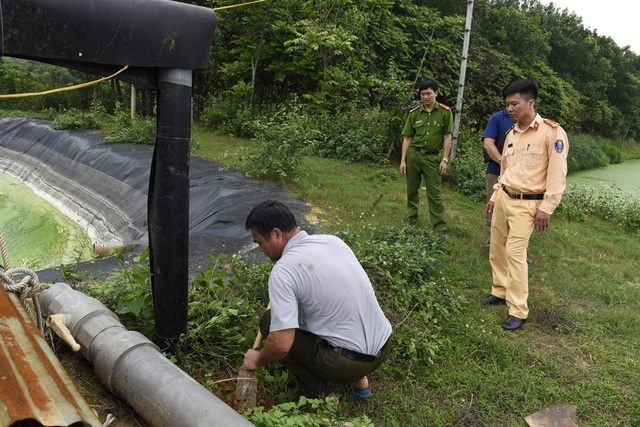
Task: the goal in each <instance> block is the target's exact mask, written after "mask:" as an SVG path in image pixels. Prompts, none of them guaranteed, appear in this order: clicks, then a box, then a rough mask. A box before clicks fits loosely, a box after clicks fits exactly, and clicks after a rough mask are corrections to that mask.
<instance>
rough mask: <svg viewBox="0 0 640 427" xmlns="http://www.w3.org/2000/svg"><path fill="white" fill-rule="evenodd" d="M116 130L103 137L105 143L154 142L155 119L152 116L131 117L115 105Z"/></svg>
mask: <svg viewBox="0 0 640 427" xmlns="http://www.w3.org/2000/svg"><path fill="white" fill-rule="evenodd" d="M113 118H114V120H115V125H116V130H115V131H112V132H110V133H109V135H108V136H107V137H106V138H105V139H104V142H107V143H117V142H130V143H133V144H154V143H155V140H156V119H155V118H153V117H133V118H132V117H131V113H130V112H129V111H128V110H126V109H124V108H122V107H121V106H120V104H118V105H117V108H116V111H115V113H114V117H113Z"/></svg>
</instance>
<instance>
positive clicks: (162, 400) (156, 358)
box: [40, 283, 253, 427]
mask: <svg viewBox="0 0 640 427" xmlns="http://www.w3.org/2000/svg"><path fill="white" fill-rule="evenodd" d="M40 305H41V306H42V309H43V311H44V312H45V313H47V314H48V315H53V314H60V313H62V314H65V315H66V320H67V323H66V326H67V328H68V329H69V330H70V332H71V335H72V336H73V337H74V338H75V339H76V341H77V342H78V344H80V353H81V354H82V355H83V356H84V357H85V358H87V360H88V361H89V362H90V363H92V364H93V365H94V369H95V372H96V374H97V376H98V377H99V378H100V380H101V381H102V382H103V383H104V384H105V385H106V386H107V387H108V388H109V389H110V390H111V391H112V392H113V393H114V394H115V395H117V396H119V397H121V398H123V399H124V400H125V401H126V402H127V403H128V404H129V405H131V407H133V408H134V409H135V410H136V411H137V412H138V413H139V414H140V415H141V416H142V417H143V418H144V419H145V420H146V421H147V422H148V423H149V424H151V425H153V426H158V427H161V426H189V427H198V426H202V427H210V426H216V425H220V426H251V425H253V424H251V423H250V422H249V421H248V420H247V419H246V418H244V417H243V416H242V415H240V414H238V413H237V412H236V411H234V410H233V409H232V408H231V407H229V406H227V405H226V404H225V403H224V402H222V401H221V400H220V399H219V398H217V397H216V396H215V395H213V394H212V393H211V392H209V391H208V390H207V389H206V388H204V387H203V386H202V385H200V384H199V383H197V382H196V381H195V380H194V379H193V378H191V377H190V376H188V375H187V374H186V373H185V372H184V371H182V370H181V369H180V368H178V367H177V366H175V365H174V364H173V363H171V361H169V360H168V359H167V358H166V357H164V356H163V355H162V353H160V351H159V350H158V347H157V346H156V345H155V344H153V343H152V342H151V341H149V340H148V339H147V338H146V337H145V336H144V335H142V334H140V333H139V332H136V331H129V330H127V329H126V328H125V327H124V326H123V325H122V324H121V323H120V321H119V320H118V317H117V316H116V315H115V314H114V313H113V312H112V311H110V310H109V309H107V308H106V307H105V306H104V305H103V304H102V303H101V302H100V301H98V300H96V299H95V298H91V297H89V296H87V295H84V294H83V293H81V292H78V291H76V290H74V289H72V288H71V287H70V286H68V285H66V284H64V283H56V284H54V285H53V286H51V287H50V288H49V289H47V290H45V291H42V292H41V294H40Z"/></svg>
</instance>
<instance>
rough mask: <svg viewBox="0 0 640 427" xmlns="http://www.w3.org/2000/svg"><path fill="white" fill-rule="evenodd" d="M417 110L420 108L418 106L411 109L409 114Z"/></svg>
mask: <svg viewBox="0 0 640 427" xmlns="http://www.w3.org/2000/svg"><path fill="white" fill-rule="evenodd" d="M418 108H420V106H419V105H418V106H417V107H413V108H412V109H411V110H409V112H410V113H413V112H414V111H416V110H417V109H418Z"/></svg>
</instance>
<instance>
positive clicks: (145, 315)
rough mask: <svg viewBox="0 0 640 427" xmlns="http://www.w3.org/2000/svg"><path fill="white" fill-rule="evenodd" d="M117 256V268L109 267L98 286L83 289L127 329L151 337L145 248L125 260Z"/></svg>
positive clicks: (149, 277)
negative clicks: (115, 315) (106, 275)
mask: <svg viewBox="0 0 640 427" xmlns="http://www.w3.org/2000/svg"><path fill="white" fill-rule="evenodd" d="M117 258H118V262H119V265H120V268H119V269H113V270H111V271H110V274H109V276H108V277H107V278H106V279H105V280H104V282H103V283H102V284H101V285H100V286H98V287H89V288H87V289H85V290H84V291H85V292H86V293H87V294H89V295H91V296H93V297H95V298H96V299H98V300H99V301H100V302H102V303H103V304H104V305H105V306H107V308H109V309H110V310H111V311H113V312H114V313H116V314H118V315H119V317H120V320H121V321H122V323H123V324H124V325H125V326H126V327H127V328H129V329H132V330H137V331H139V332H141V333H143V334H144V335H145V336H147V337H151V336H152V335H153V324H154V322H153V319H154V309H153V296H152V294H151V272H150V270H149V263H148V258H149V248H147V249H145V250H144V251H143V252H142V253H141V254H140V255H139V256H137V257H135V258H134V259H132V260H127V259H125V258H124V256H123V255H122V254H118V255H117Z"/></svg>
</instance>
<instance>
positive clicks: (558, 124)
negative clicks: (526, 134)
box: [543, 119, 560, 128]
mask: <svg viewBox="0 0 640 427" xmlns="http://www.w3.org/2000/svg"><path fill="white" fill-rule="evenodd" d="M543 122H545V124H547V125H549V126H551V127H552V128H557V127H558V126H560V123H558V122H554V121H553V120H551V119H544V120H543Z"/></svg>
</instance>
